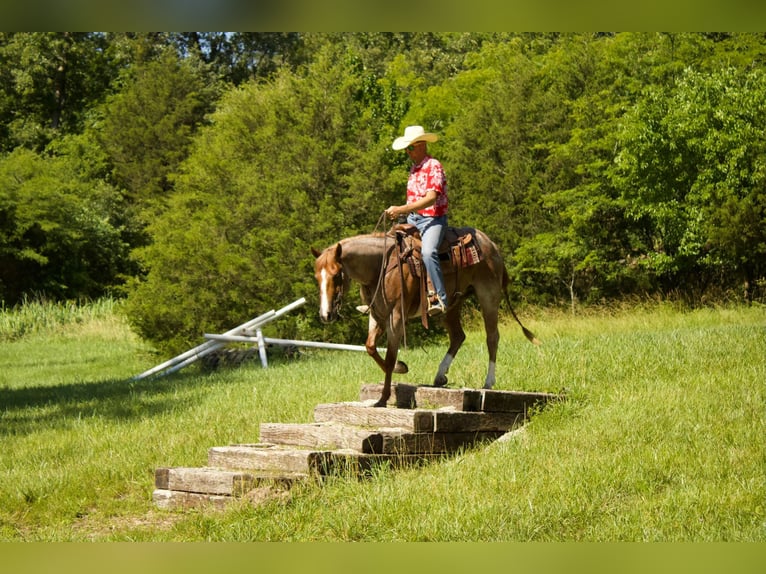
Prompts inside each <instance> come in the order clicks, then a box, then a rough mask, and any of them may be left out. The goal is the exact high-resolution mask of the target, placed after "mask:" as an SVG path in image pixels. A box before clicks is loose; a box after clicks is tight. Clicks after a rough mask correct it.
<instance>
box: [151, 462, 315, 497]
mask: <svg viewBox="0 0 766 574" xmlns="http://www.w3.org/2000/svg"><path fill="white" fill-rule="evenodd" d="M302 478H305V476H304V475H300V474H295V473H284V472H283V473H270V472H260V473H257V472H256V473H246V472H239V471H232V470H225V469H221V468H210V467H202V468H187V467H173V468H158V469H157V470H156V471H155V473H154V486H155V487H156V488H158V489H161V490H179V491H184V492H197V493H201V494H221V495H226V496H240V495H242V494H243V493H245V492H248V491H250V490H252V489H253V488H255V487H257V486H259V485H261V484H264V483H267V484H269V485H281V486H286V487H289V486H291V485H292V483H293V482H295V481H296V480H300V479H302Z"/></svg>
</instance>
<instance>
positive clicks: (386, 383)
mask: <svg viewBox="0 0 766 574" xmlns="http://www.w3.org/2000/svg"><path fill="white" fill-rule="evenodd" d="M397 347H398V345H396V344H394V345H392V344H391V342H389V344H388V348H387V349H386V361H385V368H384V369H383V370H384V371H385V378H384V379H383V390H382V391H381V393H380V399H378V402H377V403H375V406H376V407H385V406H386V405H387V404H388V399H390V398H391V375H392V373H393V372H394V367H395V366H396V354H397V351H398V349H397Z"/></svg>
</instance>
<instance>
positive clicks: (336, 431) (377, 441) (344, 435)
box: [260, 421, 383, 453]
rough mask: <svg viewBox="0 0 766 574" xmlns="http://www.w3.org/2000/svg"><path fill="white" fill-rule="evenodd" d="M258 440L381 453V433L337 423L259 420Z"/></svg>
mask: <svg viewBox="0 0 766 574" xmlns="http://www.w3.org/2000/svg"><path fill="white" fill-rule="evenodd" d="M260 439H261V442H266V443H272V444H281V445H294V446H302V447H310V448H315V449H325V450H332V449H339V448H350V449H354V450H358V451H359V452H367V453H380V452H383V438H382V436H381V434H380V433H378V432H375V431H372V430H369V429H363V428H360V427H355V426H349V425H346V424H341V423H338V422H334V421H330V422H321V423H261V432H260Z"/></svg>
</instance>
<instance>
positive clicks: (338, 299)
mask: <svg viewBox="0 0 766 574" xmlns="http://www.w3.org/2000/svg"><path fill="white" fill-rule="evenodd" d="M338 266H339V267H340V271H338V272H337V273H336V274H335V275H333V276H332V284H333V287H334V288H335V294H334V295H333V298H332V305H331V307H330V312H331V313H332V314H335V315H337V316H338V317H340V307H341V304H342V303H343V291H344V289H345V285H346V274H345V272H344V271H343V265H342V264H340V263H339V264H338Z"/></svg>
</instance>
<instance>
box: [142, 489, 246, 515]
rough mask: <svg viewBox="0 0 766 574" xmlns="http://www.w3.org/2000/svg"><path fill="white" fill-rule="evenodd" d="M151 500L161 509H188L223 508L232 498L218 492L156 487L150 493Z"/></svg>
mask: <svg viewBox="0 0 766 574" xmlns="http://www.w3.org/2000/svg"><path fill="white" fill-rule="evenodd" d="M152 500H153V501H154V504H155V506H157V508H160V509H162V510H188V509H191V508H214V509H216V510H223V509H224V508H226V505H228V504H229V503H230V502H231V501H232V500H233V498H232V497H231V496H222V495H218V494H199V493H196V492H181V491H177V490H165V489H159V488H158V489H156V490H155V491H154V492H153V493H152Z"/></svg>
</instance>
